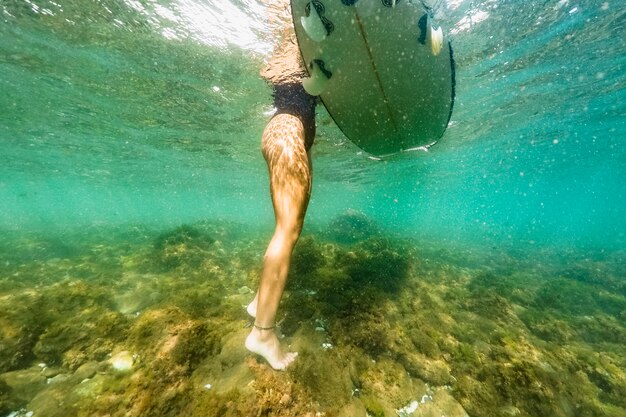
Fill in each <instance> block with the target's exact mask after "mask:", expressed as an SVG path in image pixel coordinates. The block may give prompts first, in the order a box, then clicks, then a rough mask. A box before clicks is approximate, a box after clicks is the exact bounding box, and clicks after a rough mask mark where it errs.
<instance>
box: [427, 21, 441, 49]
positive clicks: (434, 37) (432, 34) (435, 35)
mask: <svg viewBox="0 0 626 417" xmlns="http://www.w3.org/2000/svg"><path fill="white" fill-rule="evenodd" d="M429 29H430V30H429V31H428V33H427V35H426V41H427V43H428V45H429V46H430V51H431V52H432V53H433V55H434V56H437V55H439V54H440V53H441V49H442V48H443V29H441V26H439V27H438V28H437V29H435V28H434V27H433V26H432V25H429Z"/></svg>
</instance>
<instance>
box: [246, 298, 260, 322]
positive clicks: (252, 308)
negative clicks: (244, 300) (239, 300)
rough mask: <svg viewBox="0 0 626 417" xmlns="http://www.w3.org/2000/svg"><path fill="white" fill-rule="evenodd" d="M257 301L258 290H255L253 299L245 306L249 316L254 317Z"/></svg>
mask: <svg viewBox="0 0 626 417" xmlns="http://www.w3.org/2000/svg"><path fill="white" fill-rule="evenodd" d="M258 302H259V292H258V291H257V293H256V295H255V296H254V300H252V301H251V302H250V304H248V307H246V311H247V312H248V314H249V315H250V317H254V318H256V305H257V303H258Z"/></svg>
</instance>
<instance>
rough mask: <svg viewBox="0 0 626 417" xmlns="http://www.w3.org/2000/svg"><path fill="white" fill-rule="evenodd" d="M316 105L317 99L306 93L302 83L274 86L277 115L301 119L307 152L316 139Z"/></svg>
mask: <svg viewBox="0 0 626 417" xmlns="http://www.w3.org/2000/svg"><path fill="white" fill-rule="evenodd" d="M316 103H317V99H316V98H315V97H313V96H312V95H310V94H309V93H307V92H306V91H304V87H302V84H301V83H293V84H274V107H276V114H290V115H292V116H295V117H297V118H298V119H300V121H301V122H302V124H303V125H304V146H305V148H306V150H307V151H308V150H309V149H311V146H313V140H314V139H315V104H316ZM276 114H275V115H276Z"/></svg>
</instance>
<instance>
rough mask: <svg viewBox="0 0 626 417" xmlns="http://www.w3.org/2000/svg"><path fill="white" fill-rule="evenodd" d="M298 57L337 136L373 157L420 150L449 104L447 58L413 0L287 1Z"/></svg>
mask: <svg viewBox="0 0 626 417" xmlns="http://www.w3.org/2000/svg"><path fill="white" fill-rule="evenodd" d="M291 11H292V17H293V21H294V26H295V30H296V36H297V38H298V44H299V46H300V52H301V53H302V58H303V59H304V62H305V64H306V66H307V69H308V71H309V75H310V78H309V79H307V80H305V81H304V82H303V85H304V87H305V89H306V90H307V91H308V92H309V94H312V95H319V96H320V98H321V100H322V102H323V103H324V105H325V106H326V108H327V109H328V112H329V113H330V115H331V116H332V118H333V119H334V120H335V123H337V125H338V126H339V128H340V129H341V130H342V132H343V133H344V134H345V135H346V136H347V137H348V139H350V140H351V141H352V142H354V143H355V144H356V145H357V146H359V147H360V148H362V149H363V150H365V151H366V152H369V153H371V154H373V155H377V156H386V155H389V154H393V153H396V152H400V151H402V150H408V149H413V148H418V147H421V146H427V145H429V144H431V143H432V142H434V141H436V140H438V139H439V138H440V137H441V136H442V135H443V133H444V131H445V129H446V127H447V125H448V122H449V120H450V115H451V113H452V106H453V102H454V60H453V58H452V49H451V48H450V44H449V43H448V42H447V41H445V39H444V37H443V31H442V30H441V28H440V27H438V26H437V25H436V24H435V23H434V22H433V20H432V18H431V17H430V16H429V14H428V11H427V10H426V9H425V8H424V7H423V6H422V3H421V2H420V1H418V0H413V1H412V0H291Z"/></svg>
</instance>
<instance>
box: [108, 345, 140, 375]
mask: <svg viewBox="0 0 626 417" xmlns="http://www.w3.org/2000/svg"><path fill="white" fill-rule="evenodd" d="M109 363H110V364H111V366H112V367H113V369H115V370H116V371H120V372H126V371H130V370H131V369H132V367H133V364H134V363H135V359H134V358H133V355H132V354H131V353H130V352H129V351H127V350H123V351H121V352H118V353H116V354H115V355H113V356H112V357H111V359H109Z"/></svg>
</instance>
